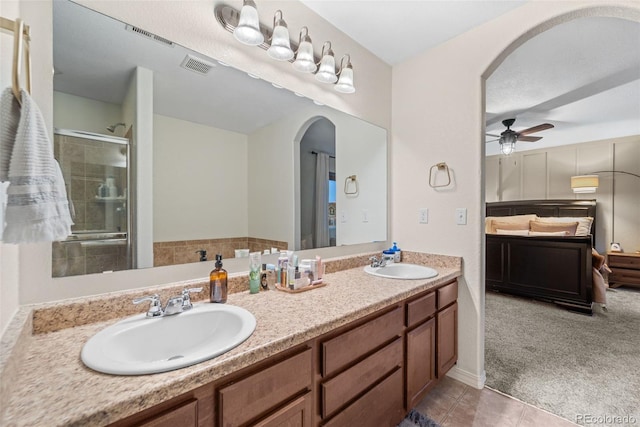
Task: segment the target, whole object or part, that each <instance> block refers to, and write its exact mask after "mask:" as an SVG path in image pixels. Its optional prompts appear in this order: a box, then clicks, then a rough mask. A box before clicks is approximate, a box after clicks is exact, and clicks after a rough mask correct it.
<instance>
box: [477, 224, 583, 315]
mask: <svg viewBox="0 0 640 427" xmlns="http://www.w3.org/2000/svg"><path fill="white" fill-rule="evenodd" d="M486 249H487V251H486V255H487V262H486V266H487V269H486V287H487V289H488V290H494V291H500V292H507V293H510V294H515V295H520V296H526V297H531V298H536V299H541V300H545V301H552V302H554V303H557V304H560V305H563V306H566V307H567V308H569V309H573V310H577V311H581V312H585V313H589V314H591V306H592V303H593V292H592V269H591V236H586V237H521V236H505V235H496V234H487V235H486Z"/></svg>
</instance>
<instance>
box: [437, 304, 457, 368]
mask: <svg viewBox="0 0 640 427" xmlns="http://www.w3.org/2000/svg"><path fill="white" fill-rule="evenodd" d="M437 319H438V347H437V348H438V371H437V376H438V378H442V377H443V376H444V374H446V373H447V371H448V370H449V369H451V367H452V366H453V365H455V363H456V361H457V360H458V303H457V302H455V303H454V304H453V305H451V306H449V307H447V308H445V309H444V310H442V311H440V312H439V313H438V316H437Z"/></svg>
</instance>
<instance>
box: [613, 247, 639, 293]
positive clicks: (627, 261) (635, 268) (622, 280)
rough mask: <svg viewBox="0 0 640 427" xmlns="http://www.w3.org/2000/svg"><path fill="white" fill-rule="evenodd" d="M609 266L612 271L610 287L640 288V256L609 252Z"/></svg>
mask: <svg viewBox="0 0 640 427" xmlns="http://www.w3.org/2000/svg"><path fill="white" fill-rule="evenodd" d="M607 265H608V266H609V268H610V269H611V273H609V286H610V287H611V288H617V287H619V286H639V287H640V254H639V253H623V252H607Z"/></svg>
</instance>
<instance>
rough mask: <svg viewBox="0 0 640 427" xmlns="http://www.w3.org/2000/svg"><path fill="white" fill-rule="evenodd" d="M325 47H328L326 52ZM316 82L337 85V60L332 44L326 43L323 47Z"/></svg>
mask: <svg viewBox="0 0 640 427" xmlns="http://www.w3.org/2000/svg"><path fill="white" fill-rule="evenodd" d="M325 47H328V48H327V51H326V52H325V50H324V49H325ZM316 80H318V81H319V82H322V83H335V82H336V80H338V76H336V58H335V57H334V56H333V51H332V50H331V43H330V42H326V43H325V44H324V46H323V47H322V59H321V60H320V67H318V72H317V73H316Z"/></svg>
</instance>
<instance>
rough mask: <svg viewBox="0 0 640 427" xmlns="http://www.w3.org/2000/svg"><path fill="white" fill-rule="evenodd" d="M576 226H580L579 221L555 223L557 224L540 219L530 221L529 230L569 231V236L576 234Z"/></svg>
mask: <svg viewBox="0 0 640 427" xmlns="http://www.w3.org/2000/svg"><path fill="white" fill-rule="evenodd" d="M576 228H578V221H575V222H565V223H555V224H554V223H545V222H539V221H531V222H530V223H529V230H531V231H544V232H554V231H566V232H568V233H569V234H567V235H568V236H575V235H576Z"/></svg>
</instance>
